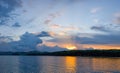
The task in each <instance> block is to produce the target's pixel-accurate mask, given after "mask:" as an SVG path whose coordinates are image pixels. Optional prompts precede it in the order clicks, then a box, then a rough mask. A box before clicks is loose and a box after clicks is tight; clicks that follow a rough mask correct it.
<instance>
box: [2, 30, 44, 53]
mask: <svg viewBox="0 0 120 73" xmlns="http://www.w3.org/2000/svg"><path fill="white" fill-rule="evenodd" d="M8 39H10V37H1V40H0V41H1V42H2V43H0V47H1V48H0V50H3V49H4V50H5V49H7V50H6V51H9V50H12V51H31V50H36V46H37V45H38V44H41V43H42V40H41V39H40V38H39V37H37V36H36V35H34V34H32V33H28V32H26V33H24V34H23V35H22V36H20V40H18V41H13V40H12V41H10V42H5V41H8ZM3 44H4V45H3ZM6 45H7V46H6ZM8 48H9V50H8Z"/></svg>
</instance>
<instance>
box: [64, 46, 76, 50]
mask: <svg viewBox="0 0 120 73" xmlns="http://www.w3.org/2000/svg"><path fill="white" fill-rule="evenodd" d="M66 48H67V49H69V50H74V49H76V47H75V46H71V45H68V46H66Z"/></svg>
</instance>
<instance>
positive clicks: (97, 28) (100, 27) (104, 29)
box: [91, 26, 109, 32]
mask: <svg viewBox="0 0 120 73" xmlns="http://www.w3.org/2000/svg"><path fill="white" fill-rule="evenodd" d="M91 29H92V30H97V31H104V32H109V29H107V28H106V27H104V26H92V27H91Z"/></svg>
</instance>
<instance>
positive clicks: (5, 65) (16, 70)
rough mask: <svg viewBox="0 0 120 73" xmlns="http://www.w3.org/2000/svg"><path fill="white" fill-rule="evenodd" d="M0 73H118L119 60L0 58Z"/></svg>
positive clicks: (50, 57) (69, 57)
mask: <svg viewBox="0 0 120 73" xmlns="http://www.w3.org/2000/svg"><path fill="white" fill-rule="evenodd" d="M0 73H120V58H94V57H72V56H0Z"/></svg>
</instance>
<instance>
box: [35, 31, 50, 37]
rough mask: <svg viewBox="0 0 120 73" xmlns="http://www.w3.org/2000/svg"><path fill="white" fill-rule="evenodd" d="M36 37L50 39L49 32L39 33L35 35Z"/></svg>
mask: <svg viewBox="0 0 120 73" xmlns="http://www.w3.org/2000/svg"><path fill="white" fill-rule="evenodd" d="M36 36H38V37H50V34H49V32H46V31H42V32H40V33H37V34H36Z"/></svg>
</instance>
